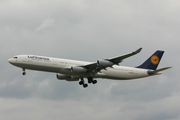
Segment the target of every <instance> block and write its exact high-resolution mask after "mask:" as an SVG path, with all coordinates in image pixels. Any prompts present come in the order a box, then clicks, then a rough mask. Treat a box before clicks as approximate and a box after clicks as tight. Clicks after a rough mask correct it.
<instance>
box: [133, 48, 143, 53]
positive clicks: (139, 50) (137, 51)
mask: <svg viewBox="0 0 180 120" xmlns="http://www.w3.org/2000/svg"><path fill="white" fill-rule="evenodd" d="M141 50H142V48H139V49H138V50H136V51H134V53H136V54H137V53H139V52H141Z"/></svg>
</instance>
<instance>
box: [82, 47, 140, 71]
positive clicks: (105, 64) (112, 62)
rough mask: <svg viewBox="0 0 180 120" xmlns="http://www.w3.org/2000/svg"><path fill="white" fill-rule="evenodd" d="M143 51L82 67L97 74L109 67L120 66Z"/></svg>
mask: <svg viewBox="0 0 180 120" xmlns="http://www.w3.org/2000/svg"><path fill="white" fill-rule="evenodd" d="M141 50H142V48H139V49H138V50H136V51H134V52H131V53H128V54H125V55H122V56H118V57H114V58H110V59H104V60H98V61H97V62H95V63H91V64H88V65H84V66H81V67H84V68H86V69H87V71H88V72H89V73H92V74H97V72H100V71H101V70H102V69H106V68H107V67H112V66H113V65H118V64H119V63H121V62H122V61H123V60H124V59H126V58H128V57H131V56H133V55H135V54H138V53H139V52H140V51H141Z"/></svg>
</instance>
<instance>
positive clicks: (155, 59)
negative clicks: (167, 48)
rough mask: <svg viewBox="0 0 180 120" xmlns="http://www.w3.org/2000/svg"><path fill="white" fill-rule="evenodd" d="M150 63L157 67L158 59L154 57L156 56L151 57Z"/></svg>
mask: <svg viewBox="0 0 180 120" xmlns="http://www.w3.org/2000/svg"><path fill="white" fill-rule="evenodd" d="M151 63H152V64H154V65H157V64H158V63H159V57H158V56H156V55H153V56H152V57H151Z"/></svg>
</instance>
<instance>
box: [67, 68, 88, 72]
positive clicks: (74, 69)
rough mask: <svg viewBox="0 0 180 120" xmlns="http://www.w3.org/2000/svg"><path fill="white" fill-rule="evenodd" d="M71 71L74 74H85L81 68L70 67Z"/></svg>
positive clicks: (84, 69) (85, 70) (84, 70)
mask: <svg viewBox="0 0 180 120" xmlns="http://www.w3.org/2000/svg"><path fill="white" fill-rule="evenodd" d="M71 71H72V72H75V73H85V72H87V69H86V68H83V67H71Z"/></svg>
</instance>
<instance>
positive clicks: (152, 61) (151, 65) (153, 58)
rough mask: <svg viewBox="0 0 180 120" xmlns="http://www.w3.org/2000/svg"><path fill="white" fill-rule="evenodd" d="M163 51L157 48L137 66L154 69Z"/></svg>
mask: <svg viewBox="0 0 180 120" xmlns="http://www.w3.org/2000/svg"><path fill="white" fill-rule="evenodd" d="M163 54H164V51H160V50H157V51H156V52H155V53H154V54H153V55H152V56H150V57H149V58H148V59H147V60H146V61H145V62H144V63H143V64H142V65H140V66H138V67H137V68H143V69H151V70H156V69H157V67H158V65H159V63H160V61H161V58H162V56H163Z"/></svg>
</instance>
